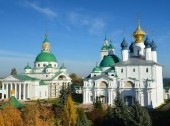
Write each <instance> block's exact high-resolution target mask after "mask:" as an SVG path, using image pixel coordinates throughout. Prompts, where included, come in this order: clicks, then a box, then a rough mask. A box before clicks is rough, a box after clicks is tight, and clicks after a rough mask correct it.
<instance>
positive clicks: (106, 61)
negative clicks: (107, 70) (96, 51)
mask: <svg viewBox="0 0 170 126" xmlns="http://www.w3.org/2000/svg"><path fill="white" fill-rule="evenodd" d="M118 62H120V58H119V57H117V56H116V55H107V56H104V58H103V59H102V61H101V62H100V67H112V66H114V64H115V63H118Z"/></svg>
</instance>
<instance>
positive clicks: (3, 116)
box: [0, 106, 22, 126]
mask: <svg viewBox="0 0 170 126" xmlns="http://www.w3.org/2000/svg"><path fill="white" fill-rule="evenodd" d="M0 125H1V126H22V118H21V112H20V111H19V110H18V109H16V108H15V107H13V106H7V107H5V108H4V109H2V110H0Z"/></svg>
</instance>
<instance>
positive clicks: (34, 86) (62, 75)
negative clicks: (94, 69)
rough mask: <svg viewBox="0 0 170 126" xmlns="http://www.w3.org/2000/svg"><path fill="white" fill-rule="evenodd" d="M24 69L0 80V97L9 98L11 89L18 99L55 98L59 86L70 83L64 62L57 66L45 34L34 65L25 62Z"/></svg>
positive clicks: (57, 94)
mask: <svg viewBox="0 0 170 126" xmlns="http://www.w3.org/2000/svg"><path fill="white" fill-rule="evenodd" d="M24 70H25V73H23V74H18V75H16V76H12V75H11V76H8V77H5V78H4V79H2V80H1V81H2V90H1V93H2V97H1V99H8V98H10V96H11V93H10V92H11V91H12V90H14V91H15V97H16V98H17V99H19V100H35V99H47V98H56V97H58V96H59V91H60V88H61V86H62V85H68V84H70V83H71V78H70V77H69V75H68V73H67V69H66V67H65V66H64V64H63V65H62V66H61V67H60V68H58V61H57V59H56V57H55V55H54V54H52V52H51V46H50V42H49V41H48V39H47V35H45V39H44V41H43V43H42V50H41V52H40V53H39V54H38V55H37V57H36V59H35V61H34V67H33V68H31V66H30V65H29V64H27V66H26V67H25V68H24Z"/></svg>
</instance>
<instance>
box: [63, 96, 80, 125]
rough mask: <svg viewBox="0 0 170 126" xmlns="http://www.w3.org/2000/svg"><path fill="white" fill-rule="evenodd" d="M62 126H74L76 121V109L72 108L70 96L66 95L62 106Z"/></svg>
mask: <svg viewBox="0 0 170 126" xmlns="http://www.w3.org/2000/svg"><path fill="white" fill-rule="evenodd" d="M63 113H64V118H65V122H64V125H66V126H75V125H76V120H77V108H76V107H75V106H74V103H73V100H72V97H71V95H68V97H67V100H66V102H65V105H64V112H63Z"/></svg>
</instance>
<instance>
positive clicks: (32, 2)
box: [0, 0, 170, 77]
mask: <svg viewBox="0 0 170 126" xmlns="http://www.w3.org/2000/svg"><path fill="white" fill-rule="evenodd" d="M169 5H170V2H169V1H168V0H164V1H161V0H0V44H1V45H0V76H1V77H2V76H5V75H8V74H9V73H10V71H11V68H13V67H16V68H17V70H18V72H23V68H24V67H25V65H26V64H27V62H29V63H30V65H32V66H33V62H34V60H35V58H36V56H37V54H38V53H39V52H40V50H41V43H42V41H43V39H44V34H45V33H48V38H49V40H50V42H51V45H52V52H53V53H54V54H55V55H56V57H57V59H58V62H59V64H60V65H61V64H62V63H63V62H64V64H65V66H66V67H67V68H68V71H69V73H72V72H75V73H77V74H79V75H82V76H86V75H87V74H88V73H89V72H90V71H91V70H92V68H93V67H94V66H95V64H96V62H100V55H99V51H100V49H101V46H102V44H103V40H104V38H105V33H106V36H107V38H109V39H111V40H112V41H113V44H114V46H115V51H116V54H117V55H118V56H120V49H121V48H120V43H121V41H122V40H123V37H124V36H125V38H126V40H127V41H128V43H129V44H130V43H131V41H132V40H133V39H132V37H131V35H132V33H133V32H134V30H135V29H136V26H137V20H138V19H140V20H141V26H142V28H143V30H144V31H147V32H148V34H149V36H150V38H151V39H153V40H154V41H155V42H156V43H157V46H158V49H157V50H158V60H159V63H160V64H162V65H163V66H164V68H163V75H164V77H170V54H169V49H170V7H169Z"/></svg>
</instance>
